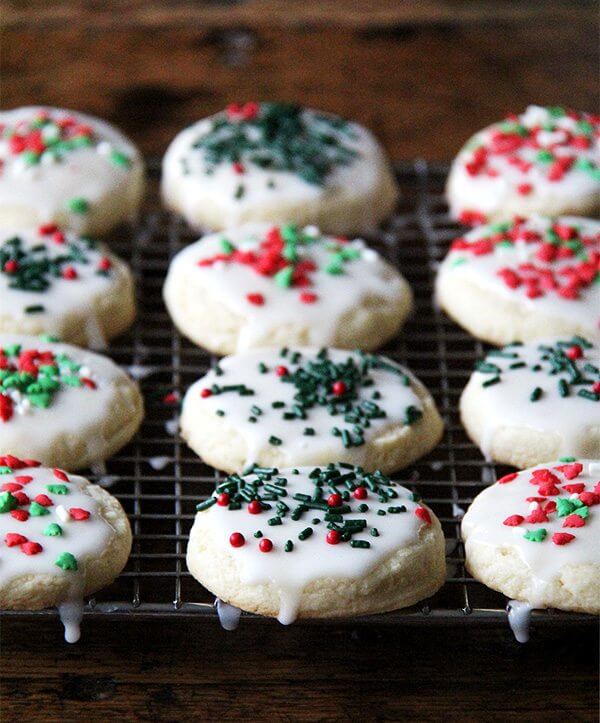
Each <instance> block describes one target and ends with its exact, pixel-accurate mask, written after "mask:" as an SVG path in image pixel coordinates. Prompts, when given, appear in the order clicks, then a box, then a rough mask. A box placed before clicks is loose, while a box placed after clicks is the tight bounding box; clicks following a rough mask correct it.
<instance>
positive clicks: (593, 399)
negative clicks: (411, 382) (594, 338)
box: [469, 337, 600, 454]
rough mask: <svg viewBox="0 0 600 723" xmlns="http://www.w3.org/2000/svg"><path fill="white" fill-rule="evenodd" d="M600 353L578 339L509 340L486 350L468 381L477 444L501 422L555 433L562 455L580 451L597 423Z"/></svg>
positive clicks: (599, 414) (486, 444) (487, 442)
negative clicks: (478, 421)
mask: <svg viewBox="0 0 600 723" xmlns="http://www.w3.org/2000/svg"><path fill="white" fill-rule="evenodd" d="M599 362H600V353H599V349H598V345H597V344H596V345H594V344H592V343H591V342H589V341H587V340H586V339H583V338H581V337H574V338H572V339H563V340H561V339H551V340H544V341H539V342H533V343H530V344H518V343H517V344H510V345H508V346H505V347H504V348H503V349H495V350H492V351H490V352H488V354H487V356H486V357H485V359H484V361H482V362H479V363H478V364H477V365H476V371H475V372H474V373H473V376H472V378H471V382H469V384H475V385H477V386H479V387H480V388H481V390H482V393H483V396H482V397H481V402H480V403H481V404H482V405H483V409H484V410H485V426H484V429H483V432H482V439H481V447H482V450H483V452H484V454H487V451H488V450H489V448H490V444H491V442H492V439H493V437H494V434H495V432H496V431H497V430H498V429H500V428H502V427H505V426H507V425H515V426H519V427H524V428H530V429H535V430H542V431H547V433H548V434H555V433H558V434H559V435H560V438H561V445H562V453H563V454H580V453H581V452H580V450H583V449H585V444H586V443H587V442H586V433H587V432H588V431H589V430H590V429H591V428H592V427H594V425H596V426H599V427H600V369H598V364H599Z"/></svg>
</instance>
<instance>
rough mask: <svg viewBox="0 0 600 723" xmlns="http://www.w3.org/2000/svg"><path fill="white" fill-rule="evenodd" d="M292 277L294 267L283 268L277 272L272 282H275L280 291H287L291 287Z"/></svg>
mask: <svg viewBox="0 0 600 723" xmlns="http://www.w3.org/2000/svg"><path fill="white" fill-rule="evenodd" d="M293 276H294V267H293V266H286V267H285V268H283V269H281V271H278V272H277V273H276V274H275V276H274V277H273V280H274V281H275V284H276V285H277V286H279V287H280V288H282V289H287V288H288V287H289V286H291V285H292V278H293Z"/></svg>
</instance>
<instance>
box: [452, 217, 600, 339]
mask: <svg viewBox="0 0 600 723" xmlns="http://www.w3.org/2000/svg"><path fill="white" fill-rule="evenodd" d="M440 274H453V275H455V276H456V277H457V278H463V279H464V280H465V281H470V282H472V283H475V284H477V285H478V286H481V287H483V288H485V289H486V290H488V291H489V292H491V293H495V294H500V295H502V296H503V297H505V298H507V299H511V298H514V299H517V300H518V301H519V302H520V303H522V304H525V305H527V306H528V307H529V308H535V309H539V311H540V312H542V313H545V314H548V315H552V316H558V317H562V318H564V319H567V320H569V321H571V322H573V323H577V324H579V325H581V326H584V327H586V328H589V329H591V330H595V331H596V332H597V333H598V334H600V330H599V324H600V284H598V280H599V278H600V222H598V221H593V220H592V219H585V218H577V217H567V216H564V217H560V218H557V219H550V218H545V217H539V216H533V217H531V218H530V219H527V220H522V219H517V220H514V221H509V222H506V223H497V224H492V225H489V226H481V227H479V228H476V229H473V230H472V231H470V232H469V233H467V234H466V235H465V236H464V237H462V238H459V239H456V240H455V241H454V242H453V243H452V245H451V247H450V252H449V254H448V255H447V256H446V258H445V260H444V262H443V263H442V265H441V268H440Z"/></svg>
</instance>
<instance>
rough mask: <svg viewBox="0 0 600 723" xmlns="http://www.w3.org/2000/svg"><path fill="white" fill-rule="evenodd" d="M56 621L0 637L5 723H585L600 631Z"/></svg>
mask: <svg viewBox="0 0 600 723" xmlns="http://www.w3.org/2000/svg"><path fill="white" fill-rule="evenodd" d="M243 623H245V624H242V625H241V626H240V628H239V629H238V630H237V631H235V632H234V633H226V632H224V631H223V630H221V629H219V628H218V626H217V625H216V623H214V622H199V621H194V620H185V621H181V620H180V621H167V622H161V621H149V622H137V623H131V624H126V623H123V622H118V621H116V622H111V621H90V620H88V621H86V624H85V626H84V634H83V638H82V641H81V642H80V643H79V644H77V645H75V646H68V645H67V644H65V643H64V642H63V641H62V640H61V637H60V635H61V631H60V629H59V627H60V626H59V625H58V622H57V621H50V620H45V621H44V622H42V623H40V625H38V626H36V627H35V628H33V627H32V626H31V624H29V623H26V622H15V621H10V622H8V623H6V622H5V623H4V624H3V628H2V660H1V664H0V673H1V689H0V690H1V694H2V700H3V701H4V708H5V712H6V713H7V714H8V713H10V716H9V717H8V716H7V717H6V720H7V721H8V720H11V721H12V720H19V719H22V720H28V721H29V720H38V719H39V720H41V719H43V720H44V721H53V720H61V719H62V720H65V719H66V720H75V719H78V720H80V719H81V718H85V719H87V720H109V719H111V720H112V719H115V718H117V719H121V720H134V719H135V720H142V721H145V720H148V721H180V720H209V721H216V720H240V719H248V720H259V719H264V718H265V717H269V718H271V719H273V720H375V719H378V720H398V719H404V720H407V719H408V720H423V721H442V720H443V721H453V720H457V721H458V720H461V721H470V720H473V721H483V720H499V719H502V720H507V721H512V720H515V721H516V720H520V721H523V720H527V721H534V720H544V721H555V720H556V721H558V720H561V721H564V720H569V721H590V720H592V719H593V715H594V714H593V711H594V710H595V706H596V702H597V694H598V688H597V676H596V669H597V634H596V631H595V630H594V629H593V628H591V629H588V632H587V634H586V635H582V634H579V635H577V634H576V635H573V634H569V632H567V631H561V630H555V629H552V628H544V629H537V630H536V631H535V632H534V636H533V639H532V641H531V643H530V644H528V645H526V646H520V645H518V644H517V643H515V642H514V640H513V639H512V636H511V634H510V631H509V630H508V628H507V627H501V628H486V629H483V630H475V629H473V628H462V629H457V628H452V629H446V628H436V629H431V628H430V629H427V628H425V629H422V628H417V627H409V628H388V627H381V628H377V629H375V630H374V629H370V628H369V627H367V626H363V627H357V628H353V627H351V626H326V627H320V626H310V625H308V626H300V625H297V626H291V627H290V628H283V627H281V626H279V625H278V624H276V623H269V624H265V623H260V622H259V623H256V622H250V621H243Z"/></svg>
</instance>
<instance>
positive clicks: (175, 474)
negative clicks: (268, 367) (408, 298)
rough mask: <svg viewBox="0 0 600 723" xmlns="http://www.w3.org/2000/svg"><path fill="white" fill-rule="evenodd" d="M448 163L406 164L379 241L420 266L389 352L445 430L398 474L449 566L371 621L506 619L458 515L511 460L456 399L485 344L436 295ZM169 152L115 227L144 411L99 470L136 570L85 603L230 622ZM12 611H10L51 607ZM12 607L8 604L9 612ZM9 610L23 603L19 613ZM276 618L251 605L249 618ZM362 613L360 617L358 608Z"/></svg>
mask: <svg viewBox="0 0 600 723" xmlns="http://www.w3.org/2000/svg"><path fill="white" fill-rule="evenodd" d="M446 172H447V168H446V167H445V166H441V165H432V164H428V163H426V162H425V161H417V162H415V163H414V164H404V165H401V166H399V167H398V169H397V176H398V181H399V183H400V187H401V189H402V199H401V201H400V203H399V205H398V209H397V211H396V214H395V215H394V216H393V218H392V219H390V221H389V222H388V224H387V225H386V226H385V227H384V228H383V230H382V231H380V232H378V233H377V234H376V235H375V236H373V237H371V238H369V239H368V240H369V242H370V243H371V245H372V246H373V247H375V248H377V249H378V250H379V251H380V252H381V253H382V254H383V255H384V256H385V257H386V258H388V260H390V261H391V262H392V263H393V264H394V265H396V266H397V267H398V268H399V269H400V270H401V271H402V273H403V274H404V275H405V276H406V277H407V278H408V280H409V282H410V284H411V286H412V288H413V291H414V294H415V302H416V303H415V312H414V314H413V316H412V318H411V319H410V320H409V321H408V323H407V324H406V326H405V327H404V329H403V330H402V333H401V334H400V335H399V336H398V338H397V339H395V340H393V341H392V342H391V343H390V344H388V345H387V347H385V348H384V349H383V350H382V352H383V353H385V354H386V355H387V356H389V357H391V358H393V359H396V360H398V361H400V362H401V363H403V364H406V365H407V366H408V367H410V369H412V371H413V372H415V374H416V375H417V376H418V377H419V378H420V379H421V380H422V381H423V382H424V383H425V384H426V385H427V387H428V388H429V390H430V391H431V393H432V394H433V396H434V397H435V399H436V402H437V404H438V408H439V409H440V411H441V413H442V415H443V417H444V420H445V425H446V426H445V434H444V438H443V440H442V442H441V444H440V445H439V446H438V447H437V448H436V449H435V450H434V451H433V452H432V453H431V454H430V455H429V456H427V457H426V458H424V459H422V460H420V461H419V462H418V463H417V464H415V465H413V466H412V467H410V468H409V469H407V470H403V471H402V472H401V473H399V474H398V475H395V477H396V478H397V479H399V480H400V481H402V483H403V484H405V485H406V486H407V487H410V488H412V489H414V490H416V491H418V492H419V493H420V494H421V495H422V497H423V498H424V500H425V501H426V502H427V503H428V504H429V505H430V506H431V507H432V508H433V510H435V512H436V514H437V515H438V517H439V518H440V520H441V522H442V525H443V528H444V533H445V535H446V546H447V566H448V580H447V583H446V584H445V585H444V587H443V588H442V589H441V590H440V591H439V592H438V593H437V594H436V595H435V596H434V597H432V598H431V599H429V600H426V601H424V602H422V603H419V604H418V605H416V606H413V607H411V608H407V609H404V610H400V611H398V612H394V613H387V614H383V615H374V616H370V617H368V618H364V620H365V621H368V622H369V623H422V624H428V623H433V622H438V623H444V622H446V623H452V622H454V621H458V620H460V621H462V622H464V623H467V622H471V623H479V624H483V623H498V622H501V621H505V620H506V612H505V606H506V598H505V597H503V596H502V595H500V594H498V593H495V592H493V591H491V590H489V589H487V588H486V587H485V586H483V585H481V584H479V583H477V582H476V581H475V580H472V579H471V578H470V577H469V576H468V574H467V573H466V571H465V567H464V549H463V545H462V542H461V541H460V535H459V528H460V519H461V516H462V514H463V513H464V511H465V510H466V508H467V506H468V505H469V503H470V502H471V501H472V500H473V498H474V497H475V496H476V495H477V493H478V492H479V491H480V490H482V489H483V488H484V487H486V486H487V485H489V484H491V483H492V482H494V481H495V480H496V475H497V474H498V475H502V474H504V473H505V472H506V470H504V469H502V468H500V467H499V466H497V465H496V466H495V465H491V464H489V463H487V462H485V460H484V459H483V457H482V456H481V453H480V452H479V450H478V449H477V448H476V447H475V446H474V445H473V444H472V443H471V442H470V441H469V440H468V438H467V437H466V435H465V433H464V431H463V429H462V427H461V424H460V420H459V416H458V411H457V407H458V399H459V396H460V393H461V391H462V389H463V387H464V386H465V384H466V382H467V379H468V376H469V374H470V372H471V369H472V368H473V364H474V362H475V361H476V360H477V359H479V358H481V356H482V354H483V353H484V349H485V347H484V345H483V344H482V343H480V342H479V341H477V340H476V339H473V338H472V337H471V336H469V335H468V334H466V333H465V332H463V331H462V330H461V329H459V328H458V327H457V326H456V325H455V324H453V323H452V322H451V321H450V320H449V319H448V318H447V317H446V316H444V314H443V313H442V312H441V311H440V310H439V309H437V308H436V306H435V304H434V303H433V293H432V292H433V282H434V277H435V273H436V268H437V265H438V263H439V262H440V261H441V259H442V258H443V256H444V255H445V253H446V250H447V247H448V243H449V242H450V241H451V240H452V238H454V237H455V236H456V235H457V232H458V228H457V226H456V225H455V224H454V223H453V222H452V221H451V220H450V219H449V216H448V214H447V209H446V206H445V204H444V200H443V195H442V191H443V185H444V181H445V178H446ZM158 178H159V168H158V164H156V163H154V164H151V166H150V171H149V193H148V204H147V208H146V210H145V211H144V213H143V214H142V216H141V219H140V222H139V223H137V224H136V225H135V226H133V227H131V228H124V229H121V231H120V232H119V233H118V234H115V235H114V237H113V238H112V239H110V243H111V246H112V248H113V249H114V250H115V251H116V252H117V253H118V254H120V255H121V256H122V257H123V258H125V259H127V260H128V261H129V262H130V264H131V266H132V268H133V271H134V273H135V277H136V283H137V298H138V305H139V316H138V319H137V322H136V324H135V325H134V327H133V328H132V329H131V331H130V332H129V333H128V334H127V335H125V336H123V337H121V338H120V339H118V340H116V341H115V342H113V343H112V344H111V346H110V349H109V351H108V353H109V354H110V356H112V358H113V359H114V360H115V361H116V362H117V363H119V364H120V365H122V366H123V367H124V368H125V369H127V370H128V371H130V373H132V374H133V375H134V376H136V377H137V378H138V379H139V380H140V384H141V386H142V390H143V392H144V396H145V399H146V419H145V421H144V424H143V426H142V428H141V430H140V433H139V434H138V436H137V438H136V439H135V440H134V442H133V443H131V444H130V445H129V446H128V447H127V448H125V449H124V450H123V451H122V452H121V453H120V454H118V455H117V456H116V457H114V458H113V459H111V460H110V461H109V462H108V463H107V465H106V470H105V471H102V472H101V473H100V472H99V471H98V470H96V471H95V472H89V474H88V476H89V477H90V478H91V479H93V480H94V481H97V482H101V483H104V484H106V483H107V482H110V483H112V484H111V487H110V490H111V492H112V493H113V494H115V495H116V496H117V497H118V498H119V500H120V501H121V503H122V504H123V506H124V508H125V510H126V512H127V513H128V515H129V519H130V520H131V525H132V528H133V532H134V542H133V549H132V554H131V557H130V560H129V563H128V565H127V567H126V569H125V571H124V572H123V573H122V574H121V575H120V576H119V578H118V579H117V580H116V581H115V582H114V583H113V584H112V585H111V586H110V587H108V588H106V589H105V590H102V591H101V592H100V593H98V595H97V596H95V597H93V598H91V599H90V600H89V601H88V603H87V605H86V616H94V615H103V616H108V615H109V616H113V617H115V616H120V617H123V616H129V617H131V616H135V617H138V616H144V615H146V616H159V617H164V618H173V617H188V616H195V617H198V618H204V619H213V622H214V624H218V622H217V620H216V618H217V613H216V610H215V607H214V598H213V596H212V595H211V594H210V593H209V592H208V591H206V590H205V589H204V588H202V587H201V586H200V585H199V584H198V583H197V582H196V581H195V580H194V579H193V578H192V577H191V575H190V574H189V573H188V572H187V569H186V565H185V550H186V545H187V538H188V533H189V530H190V527H191V525H192V521H193V518H194V513H195V506H196V503H197V502H198V501H200V500H201V499H204V498H206V497H207V496H208V495H209V494H210V493H211V492H212V489H213V485H214V483H215V482H216V481H217V480H219V479H220V477H221V475H220V474H219V473H218V472H216V471H215V470H214V469H212V468H210V467H207V466H206V465H205V464H203V463H202V461H201V460H200V459H198V457H197V456H196V455H195V454H194V453H193V452H192V451H191V450H190V449H188V448H187V446H186V445H185V443H184V442H183V441H182V440H180V439H179V437H178V436H177V431H176V430H177V421H178V409H179V408H178V404H177V403H172V402H170V401H169V400H172V399H173V397H176V398H181V397H182V396H183V394H184V393H185V391H186V389H187V388H188V387H189V386H190V385H191V384H192V383H193V382H194V381H195V380H196V379H197V378H198V377H200V376H201V375H202V374H204V373H205V372H206V371H207V369H208V368H209V367H210V366H211V365H212V364H213V363H214V362H215V361H216V358H215V357H213V356H212V355H210V354H209V353H208V352H206V351H204V350H202V349H199V348H197V347H195V346H194V345H193V344H191V343H190V342H188V341H187V340H186V339H184V338H182V337H181V336H180V335H179V334H178V333H177V331H176V330H175V328H174V327H173V324H172V323H171V321H170V319H169V317H168V315H167V312H166V309H165V307H164V305H163V302H162V298H161V288H162V284H163V281H164V278H165V274H166V271H167V267H168V264H169V260H170V259H171V258H172V257H173V255H174V254H175V253H176V252H177V251H179V250H180V249H181V248H183V247H184V246H186V245H187V244H189V243H191V242H192V241H195V240H196V236H195V235H194V234H193V233H192V232H191V231H190V230H189V229H188V228H187V227H186V226H185V224H184V223H183V222H182V221H181V220H180V219H178V218H175V217H174V216H172V215H171V214H169V213H168V212H166V211H164V210H162V209H161V206H160V203H159V198H158V192H157V191H158ZM49 613H50V614H51V613H52V611H41V612H40V613H12V615H19V616H22V615H43V614H49ZM6 615H7V613H4V616H6ZM8 615H11V613H8ZM246 619H247V620H254V621H257V620H264V618H259V617H257V616H252V615H244V616H243V620H242V624H244V622H245V620H246ZM590 620H592V618H591V617H589V616H585V615H576V614H569V613H562V612H558V611H536V612H534V614H533V618H532V622H533V623H534V624H536V623H541V622H558V621H560V622H561V623H582V622H584V621H590ZM353 622H356V619H354V620H353Z"/></svg>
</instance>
